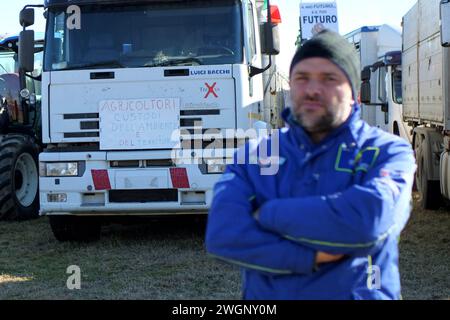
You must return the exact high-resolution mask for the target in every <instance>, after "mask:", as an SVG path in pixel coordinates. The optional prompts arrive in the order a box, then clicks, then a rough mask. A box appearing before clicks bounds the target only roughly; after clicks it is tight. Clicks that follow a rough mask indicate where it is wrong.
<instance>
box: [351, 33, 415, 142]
mask: <svg viewBox="0 0 450 320" xmlns="http://www.w3.org/2000/svg"><path fill="white" fill-rule="evenodd" d="M345 37H346V38H347V39H348V41H349V42H350V43H353V44H354V45H355V48H356V50H357V51H358V53H359V56H360V62H361V69H363V68H364V67H366V66H371V65H373V64H375V63H376V62H378V61H380V60H382V59H383V57H384V56H385V55H386V53H388V52H392V51H400V50H401V42H402V40H401V34H400V32H399V31H397V30H395V29H394V28H392V27H391V26H389V25H381V26H375V27H362V28H360V29H357V30H355V31H353V32H351V33H349V34H347V35H346V36H345ZM380 70H381V69H378V70H377V71H376V72H374V73H372V77H371V80H370V82H371V97H372V98H371V100H372V103H378V104H380V103H382V102H385V103H387V104H388V112H387V113H386V112H383V111H382V110H381V107H380V105H365V104H362V106H361V117H362V119H363V120H365V121H366V122H367V123H368V124H370V125H372V126H376V127H378V128H381V129H383V130H385V131H387V132H390V133H396V134H399V135H400V136H401V137H403V138H404V139H406V140H410V128H408V126H407V124H406V123H404V122H403V118H402V105H401V104H399V103H397V102H396V101H395V100H394V99H393V94H394V93H393V90H394V88H393V86H392V75H391V74H390V73H389V72H384V73H380V72H381V71H380ZM383 70H384V69H383ZM391 71H392V70H391ZM382 91H384V92H385V93H386V95H387V96H386V97H384V101H382V100H381V99H380V94H381V92H382ZM396 130H398V132H396Z"/></svg>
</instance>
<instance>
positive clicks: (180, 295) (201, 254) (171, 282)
mask: <svg viewBox="0 0 450 320" xmlns="http://www.w3.org/2000/svg"><path fill="white" fill-rule="evenodd" d="M203 230H204V219H203V221H201V220H200V221H199V220H192V219H190V220H188V219H185V218H183V219H182V220H179V219H176V220H174V219H168V220H167V219H166V220H163V221H156V222H146V223H145V224H140V225H128V226H121V225H111V226H107V227H104V229H103V233H102V239H101V240H100V241H98V242H95V243H91V244H76V243H75V244H74V243H63V244H62V243H59V242H57V241H56V240H55V239H54V238H53V235H52V233H51V230H50V227H49V225H48V222H47V219H46V218H41V219H38V220H34V221H29V222H24V223H4V222H3V223H0V300H1V299H238V298H239V296H240V293H239V291H240V288H239V285H240V284H239V272H238V271H237V270H236V269H235V268H233V267H230V266H227V265H224V264H221V263H219V262H216V261H215V260H213V259H211V258H209V257H208V256H207V255H206V254H205V251H204V248H203V241H202V240H203V237H204V231H203ZM70 265H77V266H79V267H80V268H81V275H82V280H81V290H74V291H71V290H68V289H67V286H66V281H67V278H68V277H69V274H66V270H67V267H68V266H70Z"/></svg>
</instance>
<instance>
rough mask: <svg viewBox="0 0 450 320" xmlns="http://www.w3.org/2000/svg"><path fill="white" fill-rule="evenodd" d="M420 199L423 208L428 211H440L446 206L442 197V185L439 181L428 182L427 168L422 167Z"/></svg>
mask: <svg viewBox="0 0 450 320" xmlns="http://www.w3.org/2000/svg"><path fill="white" fill-rule="evenodd" d="M420 171H421V173H420V174H421V177H420V179H419V181H420V190H419V192H420V199H421V201H420V202H421V207H422V209H426V210H438V209H439V208H440V207H441V206H443V205H444V201H443V198H442V195H441V185H440V182H439V181H434V180H428V173H427V170H426V168H425V166H423V165H422V166H421V170H420Z"/></svg>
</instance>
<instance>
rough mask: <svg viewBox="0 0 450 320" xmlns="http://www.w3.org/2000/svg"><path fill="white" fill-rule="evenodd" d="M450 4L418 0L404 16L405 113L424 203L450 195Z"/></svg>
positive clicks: (438, 203) (431, 204)
mask: <svg viewBox="0 0 450 320" xmlns="http://www.w3.org/2000/svg"><path fill="white" fill-rule="evenodd" d="M449 6H450V3H449V2H448V1H440V0H426V1H425V0H419V1H418V2H417V3H416V4H415V5H414V6H413V7H412V8H411V9H410V11H409V12H408V13H407V14H406V15H405V16H404V17H403V52H402V73H403V75H402V78H403V86H402V89H403V118H404V120H405V121H408V122H409V123H410V124H411V125H412V126H413V127H414V132H413V146H414V150H415V153H416V159H417V165H418V168H417V173H416V185H417V189H418V191H419V192H420V195H421V203H422V206H423V208H425V209H437V208H439V207H440V206H441V205H442V204H443V203H444V202H443V200H445V199H450V175H449V169H450V157H449V151H450V139H449V133H450V131H449V130H450V122H449V120H450V109H449V108H450V73H449V57H450V55H449V54H450V51H449V48H448V46H449V43H450V41H449V39H445V38H446V36H447V33H446V32H445V30H448V29H449V28H450V10H449ZM441 30H444V32H441Z"/></svg>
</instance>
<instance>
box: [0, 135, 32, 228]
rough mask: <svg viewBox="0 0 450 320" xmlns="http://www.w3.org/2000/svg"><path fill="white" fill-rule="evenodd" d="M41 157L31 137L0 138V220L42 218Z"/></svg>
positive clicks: (12, 136) (6, 136)
mask: <svg viewBox="0 0 450 320" xmlns="http://www.w3.org/2000/svg"><path fill="white" fill-rule="evenodd" d="M38 154H39V146H38V145H37V144H36V143H34V141H33V140H32V139H31V138H30V137H28V136H25V135H14V134H8V135H3V136H0V220H27V219H32V218H37V217H38V216H39V170H38Z"/></svg>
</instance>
